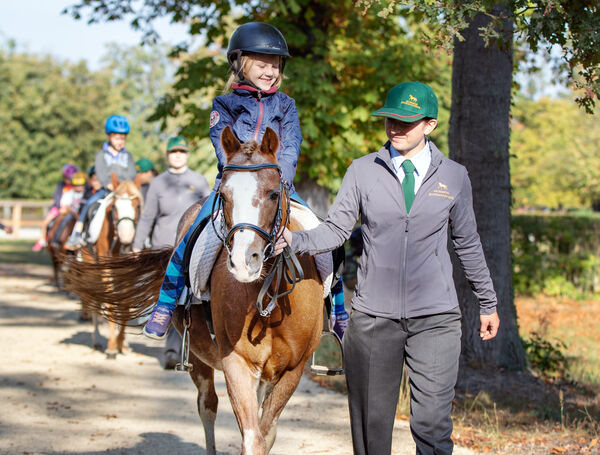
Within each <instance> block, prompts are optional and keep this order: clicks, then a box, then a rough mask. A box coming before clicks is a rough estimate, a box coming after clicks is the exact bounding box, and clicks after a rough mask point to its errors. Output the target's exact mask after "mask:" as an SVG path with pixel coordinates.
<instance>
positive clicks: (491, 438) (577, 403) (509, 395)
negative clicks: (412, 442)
mask: <svg viewBox="0 0 600 455" xmlns="http://www.w3.org/2000/svg"><path fill="white" fill-rule="evenodd" d="M515 304H516V307H517V314H518V316H519V325H520V332H521V336H522V337H523V338H524V339H528V338H530V337H532V336H533V335H534V334H537V335H539V336H540V337H542V338H543V339H544V340H549V341H550V342H552V343H554V344H555V345H562V344H563V343H564V346H566V348H564V352H563V354H564V356H565V358H566V359H567V363H566V370H565V371H563V372H562V374H560V375H554V376H544V375H543V374H541V373H540V372H536V371H534V370H531V371H521V372H518V371H507V370H502V369H491V368H485V367H482V366H480V365H474V364H468V363H466V362H463V363H462V364H461V368H460V373H459V381H458V384H457V387H456V399H455V401H454V408H453V413H452V414H453V420H454V433H453V438H454V440H455V442H456V443H457V444H458V445H461V446H463V447H465V446H466V447H470V448H472V449H474V450H475V451H477V452H481V453H494V454H499V455H500V454H501V455H508V454H513V455H525V454H527V455H542V454H544V455H545V454H566V455H571V454H600V398H599V395H600V334H599V333H598V331H597V327H598V323H597V315H598V314H599V313H600V302H595V301H587V302H580V301H573V300H565V299H556V298H547V297H543V296H540V297H537V298H517V299H516V302H515ZM318 353H319V355H320V356H322V357H321V358H322V359H323V360H322V361H323V362H328V361H331V362H334V361H335V359H333V358H332V359H331V360H328V359H327V355H329V354H328V351H327V349H322V348H321V347H320V348H319V351H318ZM315 380H317V381H318V382H319V383H321V384H322V385H324V386H326V387H330V388H333V389H335V390H338V391H342V392H345V390H346V389H345V379H344V377H343V376H341V377H340V376H338V377H323V376H320V377H315ZM401 395H404V396H405V397H407V394H406V392H404V393H402V391H401ZM406 400H407V398H405V400H404V402H402V401H401V402H400V403H399V406H398V418H401V419H406V418H407V415H408V405H407V404H406Z"/></svg>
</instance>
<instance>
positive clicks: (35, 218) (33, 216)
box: [0, 199, 52, 239]
mask: <svg viewBox="0 0 600 455" xmlns="http://www.w3.org/2000/svg"><path fill="white" fill-rule="evenodd" d="M51 206H52V200H43V201H32V200H28V199H3V200H0V213H1V216H0V219H1V220H2V223H4V224H7V225H9V226H11V227H12V228H13V234H12V236H13V238H16V239H18V238H20V235H21V229H22V228H41V227H42V223H43V221H44V218H45V217H46V215H47V214H48V211H49V210H50V207H51Z"/></svg>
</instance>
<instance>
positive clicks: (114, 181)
mask: <svg viewBox="0 0 600 455" xmlns="http://www.w3.org/2000/svg"><path fill="white" fill-rule="evenodd" d="M110 181H111V183H112V186H113V191H114V190H116V189H117V187H118V186H119V177H117V174H115V173H114V172H113V173H112V174H110Z"/></svg>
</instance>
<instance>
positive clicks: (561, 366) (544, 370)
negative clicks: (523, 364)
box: [521, 332, 569, 379]
mask: <svg viewBox="0 0 600 455" xmlns="http://www.w3.org/2000/svg"><path fill="white" fill-rule="evenodd" d="M521 342H522V343H523V347H524V348H525V352H526V353H527V358H528V359H529V363H530V364H531V366H532V367H533V368H535V369H536V370H537V371H538V372H540V373H541V374H542V375H543V376H544V377H546V378H558V379H562V378H564V377H565V376H566V373H567V370H568V368H569V363H568V361H567V359H566V357H565V356H564V354H563V350H565V349H567V345H566V344H565V343H564V342H562V341H560V340H558V341H556V343H552V342H551V341H548V340H546V339H544V338H543V337H542V336H541V335H540V334H539V333H535V332H534V333H532V334H531V337H530V338H528V339H522V340H521Z"/></svg>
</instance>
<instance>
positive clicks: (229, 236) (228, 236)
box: [211, 163, 290, 262]
mask: <svg viewBox="0 0 600 455" xmlns="http://www.w3.org/2000/svg"><path fill="white" fill-rule="evenodd" d="M263 169H274V170H276V171H277V172H278V173H279V196H278V200H277V214H276V215H275V222H274V223H273V229H271V232H267V231H265V230H264V229H263V228H261V227H260V226H257V225H255V224H251V223H238V224H236V225H234V226H232V227H231V229H229V231H225V230H226V226H225V224H226V223H225V219H224V218H223V221H222V222H221V229H220V230H219V231H217V229H216V228H215V226H214V223H215V218H216V213H218V211H221V213H224V212H223V197H222V195H221V190H220V188H219V189H218V190H217V197H215V199H214V201H213V206H212V213H213V216H211V221H212V223H213V228H215V232H216V233H217V236H218V237H219V239H220V240H221V241H222V242H223V245H225V248H226V249H227V253H229V254H231V244H232V243H233V235H234V234H235V233H236V232H238V231H240V232H243V231H244V229H250V230H251V231H254V232H256V233H257V234H258V235H260V236H261V237H262V238H263V239H265V241H266V242H267V245H266V246H265V249H264V251H263V254H264V262H266V261H267V260H269V259H270V258H271V256H272V255H273V252H274V251H275V243H276V242H277V239H278V238H279V237H281V235H282V234H283V227H285V225H286V224H287V223H288V221H289V217H290V211H289V207H290V195H289V191H288V189H287V185H285V184H284V182H283V180H282V179H281V168H280V167H279V165H277V164H275V163H264V164H250V165H238V164H227V165H225V166H224V167H223V174H225V172H227V171H238V172H258V171H262V170H263ZM284 200H285V201H286V206H287V207H288V209H287V211H286V221H285V223H284V224H283V227H282V221H283V216H282V212H283V207H282V204H283V201H284Z"/></svg>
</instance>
